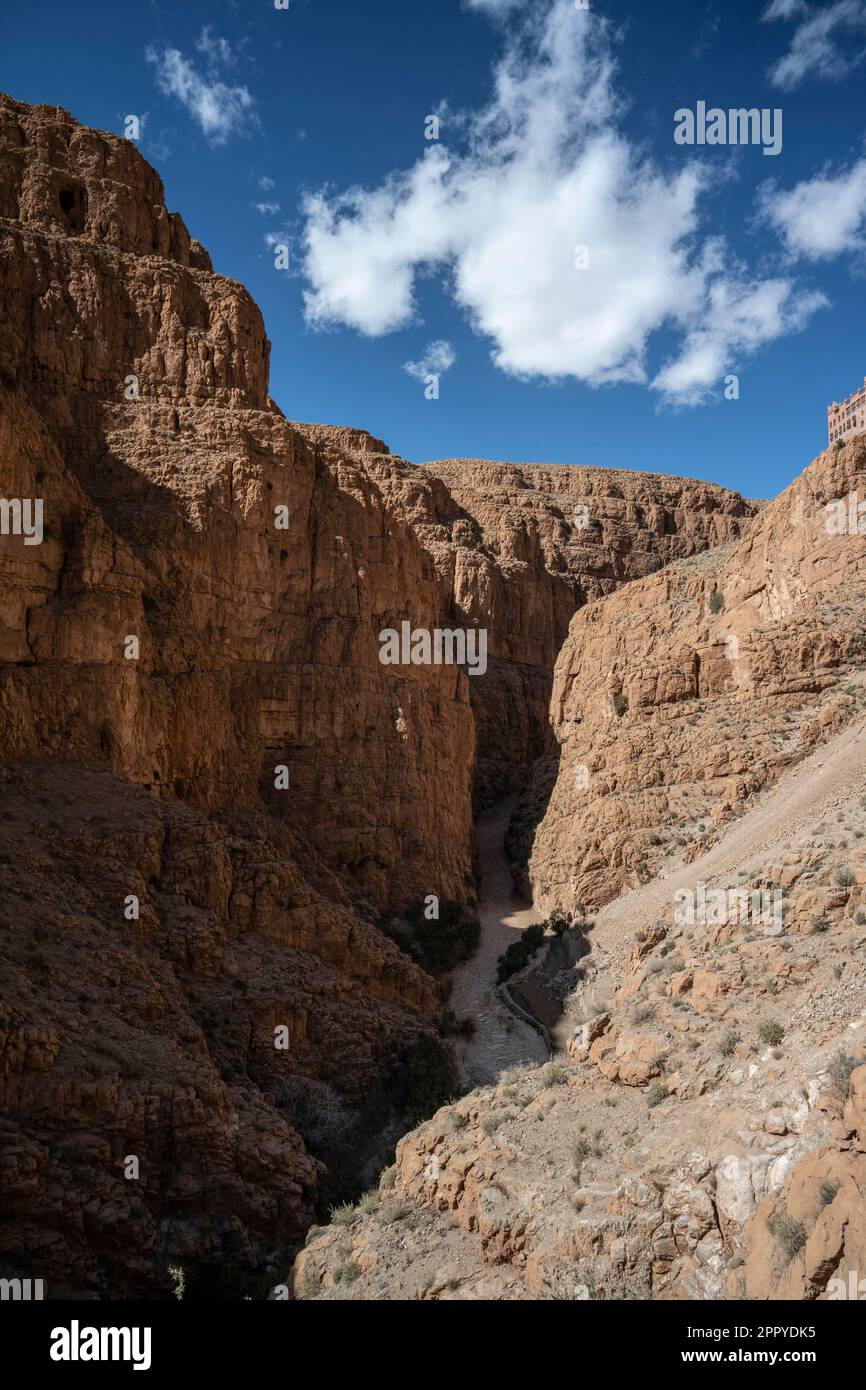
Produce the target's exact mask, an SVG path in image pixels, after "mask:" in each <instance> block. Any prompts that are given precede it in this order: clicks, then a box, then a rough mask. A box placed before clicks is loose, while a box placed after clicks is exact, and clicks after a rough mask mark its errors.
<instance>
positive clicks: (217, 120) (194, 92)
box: [145, 28, 258, 145]
mask: <svg viewBox="0 0 866 1390" xmlns="http://www.w3.org/2000/svg"><path fill="white" fill-rule="evenodd" d="M196 47H197V48H198V49H199V51H200V52H202V53H203V54H204V57H205V70H204V71H201V70H199V69H198V68H197V67H196V66H195V65H194V64H193V63H192V62H191V61H190V60H189V59H187V58H185V57H184V55H183V54H182V53H181V52H180V51H179V50H178V49H177V48H164V49H162V50H157V49H156V48H155V47H153V46H152V45H150V46H149V47H148V48H147V49H146V50H145V58H146V59H147V62H148V63H150V64H151V66H152V67H153V68H154V69H155V72H156V81H157V85H158V86H159V89H160V91H161V92H163V93H164V94H165V95H166V96H170V97H174V98H175V99H176V100H177V101H179V102H180V103H181V105H182V106H183V107H185V109H186V110H187V111H188V112H189V114H190V115H191V116H192V118H193V120H194V121H195V122H196V124H197V125H198V126H199V127H200V128H201V130H202V131H203V133H204V134H205V136H206V137H207V139H208V140H209V141H210V142H211V144H213V145H224V144H225V143H226V141H227V140H229V139H230V138H231V136H233V135H247V134H249V132H250V130H251V129H252V128H253V127H255V126H256V125H257V124H258V116H257V114H256V110H255V101H254V100H253V97H252V96H251V95H250V92H249V90H248V89H247V87H245V86H243V85H230V84H229V83H228V82H225V81H224V80H223V79H222V77H220V76H219V75H218V73H217V69H218V68H219V67H220V66H223V67H224V66H227V65H229V64H230V63H232V62H233V61H234V55H233V51H232V48H231V45H230V44H229V43H228V42H227V41H226V40H225V39H217V38H214V37H213V35H212V34H211V33H210V29H209V28H205V29H203V30H202V32H201V35H200V36H199V39H198V41H197V44H196Z"/></svg>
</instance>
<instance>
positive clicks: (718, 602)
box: [710, 589, 725, 613]
mask: <svg viewBox="0 0 866 1390" xmlns="http://www.w3.org/2000/svg"><path fill="white" fill-rule="evenodd" d="M724 606H725V596H724V594H723V593H721V592H720V590H718V589H714V590H713V592H712V593H711V594H710V612H711V613H721V611H722V609H723V608H724Z"/></svg>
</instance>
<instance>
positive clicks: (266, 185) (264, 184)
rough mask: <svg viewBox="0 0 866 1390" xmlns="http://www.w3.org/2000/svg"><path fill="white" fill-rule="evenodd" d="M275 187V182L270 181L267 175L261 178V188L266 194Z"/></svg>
mask: <svg viewBox="0 0 866 1390" xmlns="http://www.w3.org/2000/svg"><path fill="white" fill-rule="evenodd" d="M274 187H275V184H274V180H273V179H269V178H268V176H267V174H262V176H261V178H260V179H259V188H261V189H262V190H263V191H264V192H265V193H267V192H268V191H269V190H270V189H272V188H274Z"/></svg>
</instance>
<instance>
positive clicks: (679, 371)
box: [653, 280, 827, 405]
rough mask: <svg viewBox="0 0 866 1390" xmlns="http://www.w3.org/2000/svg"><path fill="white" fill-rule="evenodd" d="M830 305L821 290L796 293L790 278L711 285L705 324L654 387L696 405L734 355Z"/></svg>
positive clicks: (787, 330)
mask: <svg viewBox="0 0 866 1390" xmlns="http://www.w3.org/2000/svg"><path fill="white" fill-rule="evenodd" d="M826 304H827V300H826V298H825V297H824V295H823V294H820V293H818V292H817V291H815V292H813V293H812V294H807V295H800V296H798V297H793V296H792V295H791V287H790V285H789V284H788V282H787V281H786V280H762V281H752V282H747V281H741V282H738V281H736V280H718V281H716V282H715V283H714V284H713V285H711V286H710V290H709V295H708V302H707V305H706V308H705V310H704V313H703V316H702V322H701V323H700V324H697V325H695V326H694V327H692V328H691V329H690V330H689V332H688V333H687V335H686V339H685V344H684V347H683V351H682V353H681V354H680V356H679V358H677V359H676V360H675V361H673V362H670V363H668V364H667V365H666V366H665V367H663V368H662V370H661V371H660V372H659V374H658V376H657V377H656V379H655V381H654V382H653V385H654V386H655V387H657V388H658V389H659V390H660V391H662V392H664V394H665V395H666V396H667V397H669V398H670V399H671V400H675V401H677V402H679V403H680V404H682V405H689V404H693V403H695V402H696V401H699V400H701V399H702V397H703V395H704V394H705V391H706V386H707V383H708V382H711V381H719V380H720V379H721V378H722V377H723V376H724V375H725V374H726V373H727V372H728V371H729V370H730V363H731V358H732V356H740V355H745V354H748V353H752V352H754V351H755V350H756V349H757V348H759V347H761V346H762V344H764V343H767V342H771V341H772V340H773V339H774V338H779V337H782V336H783V335H785V334H788V333H796V332H799V330H800V329H801V328H803V327H804V326H805V324H806V322H807V320H808V319H809V317H810V316H811V315H812V314H813V313H814V312H815V310H816V309H821V308H823V307H824V306H825V305H826Z"/></svg>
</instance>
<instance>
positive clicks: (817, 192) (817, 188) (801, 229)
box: [760, 159, 866, 261]
mask: <svg viewBox="0 0 866 1390" xmlns="http://www.w3.org/2000/svg"><path fill="white" fill-rule="evenodd" d="M760 211H761V216H762V217H763V219H764V221H766V222H768V223H770V224H771V225H772V226H773V228H774V229H775V231H776V232H777V233H778V234H779V235H780V236H781V238H782V241H783V242H784V245H785V248H786V250H787V251H788V252H789V253H790V255H791V256H793V257H802V258H803V259H805V260H808V261H822V260H831V259H832V258H833V257H835V256H841V255H842V254H844V253H846V252H862V251H863V250H864V248H866V159H860V160H858V161H857V162H856V163H854V164H852V165H850V166H849V167H848V168H846V169H843V170H842V171H841V172H839V173H832V172H830V170H829V169H825V170H823V171H822V172H821V173H820V174H817V175H816V176H815V177H814V178H811V179H804V180H802V182H800V183H798V184H795V185H794V187H793V188H792V189H789V190H788V191H787V192H781V191H780V190H779V189H778V187H777V186H776V184H774V183H770V184H768V185H766V187H765V188H764V189H763V190H762V193H761V199H760Z"/></svg>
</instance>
